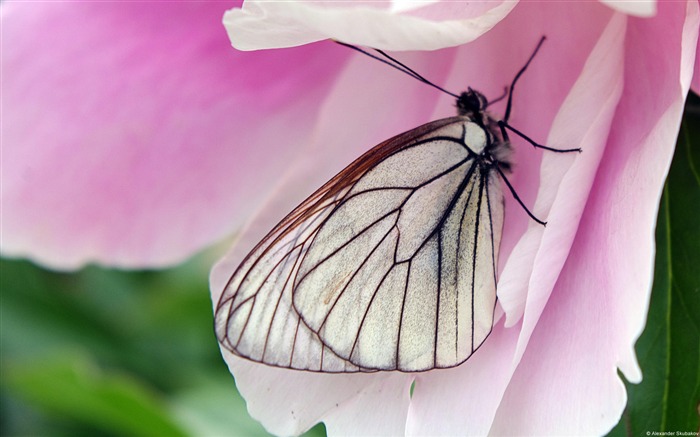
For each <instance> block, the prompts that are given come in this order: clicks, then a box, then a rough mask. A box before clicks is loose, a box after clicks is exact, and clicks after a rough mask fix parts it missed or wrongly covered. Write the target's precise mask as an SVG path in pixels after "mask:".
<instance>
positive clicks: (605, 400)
mask: <svg viewBox="0 0 700 437" xmlns="http://www.w3.org/2000/svg"><path fill="white" fill-rule="evenodd" d="M699 23H700V19H699V13H698V5H697V2H695V1H689V2H687V3H686V4H682V3H674V4H670V3H667V4H663V5H662V7H660V10H659V14H658V15H657V16H656V17H655V18H654V19H651V20H649V19H629V20H628V26H627V32H626V39H627V41H626V43H625V47H626V53H625V70H624V71H625V81H626V83H625V88H624V89H625V92H624V94H623V97H622V99H621V100H620V103H619V106H618V108H617V111H616V117H615V119H614V121H613V125H612V129H611V135H610V138H609V140H608V144H607V146H606V150H605V154H604V157H603V160H602V161H601V164H600V167H599V169H598V173H597V175H596V180H595V183H594V187H593V189H592V191H591V196H590V197H589V199H588V203H587V205H586V209H585V211H584V215H583V217H582V219H581V225H580V227H579V232H578V233H577V235H576V238H575V241H574V245H573V247H572V249H571V253H570V256H569V258H568V259H567V262H566V265H565V266H564V269H563V271H562V274H561V276H560V277H559V281H558V282H557V285H556V288H555V290H554V292H553V293H552V295H551V298H550V299H549V302H548V303H547V307H546V309H545V311H544V312H543V314H542V317H541V318H540V320H539V323H538V324H537V327H536V328H535V330H534V332H533V335H532V337H531V339H530V342H529V344H528V348H527V350H526V351H525V354H524V355H523V358H522V361H521V362H520V365H519V366H518V369H517V371H516V373H515V374H514V377H513V380H512V381H511V383H510V385H509V387H508V391H507V392H506V394H505V396H504V399H503V403H502V404H501V407H500V409H499V412H498V415H497V417H496V421H495V423H494V427H493V428H492V429H491V432H492V433H493V434H499V433H504V432H510V431H511V430H513V429H517V430H518V431H519V432H520V433H522V434H529V435H543V434H546V435H551V434H555V435H556V434H567V433H572V430H575V432H576V433H580V434H584V435H586V434H604V433H606V432H607V431H608V430H610V429H611V428H612V427H613V426H614V425H615V424H616V423H617V421H618V419H619V417H620V415H621V413H622V410H623V409H624V405H625V402H626V395H625V389H624V386H623V384H622V382H621V381H620V379H619V377H618V376H617V368H620V370H621V371H622V372H623V373H624V374H625V376H626V377H627V379H629V380H631V381H639V380H640V376H641V375H640V373H639V369H638V367H637V364H636V359H635V356H634V342H635V341H636V339H637V338H638V336H639V334H640V333H641V331H642V329H643V327H644V319H645V315H646V311H647V305H648V300H649V291H650V287H651V275H652V269H653V259H654V223H655V218H656V213H657V208H658V201H659V198H660V195H661V188H662V186H663V182H664V178H665V175H666V172H667V171H668V166H669V165H670V160H671V157H672V155H673V148H674V144H675V138H676V135H677V132H678V125H679V122H680V117H681V114H682V110H683V102H684V99H685V94H686V92H687V89H688V86H689V83H690V78H691V75H692V63H693V58H694V56H695V45H694V42H695V41H696V38H697V36H698V24H699ZM662 35H663V36H662ZM649 59H653V60H655V62H653V63H649V62H648V60H649ZM649 89H654V90H655V92H653V93H650V92H649ZM640 108H644V110H640ZM631 187H633V189H630V188H631ZM631 217H633V218H634V220H630V218H631ZM532 400H537V401H536V402H533V401H532Z"/></svg>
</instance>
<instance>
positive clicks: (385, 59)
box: [335, 41, 459, 99]
mask: <svg viewBox="0 0 700 437" xmlns="http://www.w3.org/2000/svg"><path fill="white" fill-rule="evenodd" d="M335 42H336V43H338V44H340V45H341V46H345V47H347V48H350V49H353V50H355V51H358V52H360V53H362V54H364V55H367V56H369V57H370V58H372V59H376V60H377V61H379V62H382V63H384V64H386V65H388V66H390V67H392V68H394V69H396V70H399V71H400V72H402V73H404V74H407V75H409V76H411V77H412V78H414V79H416V80H417V81H419V82H422V83H424V84H426V85H429V86H431V87H433V88H435V89H437V90H440V91H442V92H443V93H445V94H447V95H449V96H452V97H454V98H455V99H456V98H459V95H457V94H455V93H452V92H450V91H447V90H446V89H444V88H442V87H441V86H439V85H436V84H434V83H433V82H431V81H429V80H428V79H426V78H425V77H423V76H421V75H420V74H418V72H416V71H415V70H414V69H412V68H410V67H408V66H407V65H406V64H404V63H403V62H400V61H399V60H397V59H396V58H394V57H393V56H390V55H388V54H387V53H386V52H384V51H383V50H379V49H374V50H375V51H376V52H377V53H379V54H380V55H381V56H377V55H375V54H374V53H371V52H368V51H367V50H364V49H361V48H360V47H357V46H354V45H351V44H346V43H344V42H340V41H335Z"/></svg>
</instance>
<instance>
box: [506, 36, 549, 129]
mask: <svg viewBox="0 0 700 437" xmlns="http://www.w3.org/2000/svg"><path fill="white" fill-rule="evenodd" d="M545 39H547V37H545V36H542V38H540V42H538V43H537V47H535V51H534V52H532V54H531V55H530V59H528V60H527V62H526V63H525V65H523V68H521V69H520V71H518V74H516V75H515V78H513V82H512V83H511V84H510V90H509V91H508V104H507V105H506V115H505V116H504V117H503V121H504V122H506V123H508V118H510V108H511V104H512V103H513V89H514V88H515V83H516V82H517V81H518V79H520V76H522V75H523V73H524V72H525V70H527V67H528V66H529V65H530V62H532V60H533V59H534V58H535V55H536V54H537V52H538V51H539V49H540V47H542V43H543V42H544V40H545Z"/></svg>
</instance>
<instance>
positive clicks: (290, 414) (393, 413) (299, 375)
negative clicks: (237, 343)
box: [224, 352, 413, 435]
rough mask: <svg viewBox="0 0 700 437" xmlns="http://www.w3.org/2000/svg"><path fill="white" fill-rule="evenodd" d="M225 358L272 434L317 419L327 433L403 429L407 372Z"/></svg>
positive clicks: (252, 409) (304, 428)
mask: <svg viewBox="0 0 700 437" xmlns="http://www.w3.org/2000/svg"><path fill="white" fill-rule="evenodd" d="M224 358H225V359H226V361H227V362H228V364H229V368H230V369H231V373H233V374H234V375H235V377H236V385H237V387H238V390H239V391H240V393H241V394H242V395H243V397H245V399H246V402H247V405H248V412H249V413H250V415H251V416H252V417H254V418H255V419H257V420H259V421H260V422H261V423H262V424H263V426H264V427H265V429H267V430H268V431H269V432H271V433H273V434H276V435H299V434H301V433H303V432H305V431H307V430H308V429H309V428H311V427H312V426H313V425H314V424H316V423H318V422H320V421H321V420H323V421H325V422H326V429H327V430H328V433H329V434H330V435H351V434H353V435H369V434H376V435H400V434H402V433H403V430H404V427H405V423H406V411H407V410H408V403H409V401H410V397H409V391H410V388H411V383H412V381H413V377H412V376H410V375H405V374H400V373H399V374H393V375H385V374H351V375H331V374H319V373H311V372H300V371H296V370H287V369H279V368H274V367H269V366H265V365H260V364H257V363H252V362H248V361H246V360H243V359H241V358H238V357H235V356H232V355H231V354H230V353H228V352H224ZM359 418H362V419H359Z"/></svg>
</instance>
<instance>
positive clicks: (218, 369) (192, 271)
mask: <svg viewBox="0 0 700 437" xmlns="http://www.w3.org/2000/svg"><path fill="white" fill-rule="evenodd" d="M688 108H689V109H688V110H686V116H685V118H684V125H683V126H682V129H681V135H680V138H679V144H678V147H677V149H676V156H675V158H674V164H673V166H672V171H671V174H670V176H669V179H668V182H667V184H666V187H665V190H664V198H663V199H662V202H661V209H660V219H659V224H658V226H657V244H658V253H657V265H656V278H655V284H654V290H653V296H652V302H651V308H650V315H649V324H648V325H647V328H646V330H645V332H644V334H643V335H642V337H641V338H640V340H639V342H638V344H637V352H638V357H639V361H640V365H641V366H642V369H643V372H644V377H645V379H644V381H643V382H642V384H639V385H630V384H628V393H629V396H630V402H629V404H628V407H627V409H626V411H625V414H624V416H623V419H622V420H621V422H620V424H619V425H618V426H617V427H616V428H615V429H614V430H613V431H612V432H611V435H613V436H629V435H643V434H644V432H643V431H645V430H647V431H664V430H667V431H694V430H697V429H698V410H697V409H698V402H699V400H700V274H699V273H698V266H700V219H699V217H700V172H699V171H698V170H699V169H700V117H699V116H698V114H699V113H700V110H699V108H700V100H699V99H698V98H697V96H693V97H692V98H691V99H690V102H689V105H688ZM217 256H218V252H217V251H216V250H212V251H210V252H207V253H203V254H200V255H198V256H196V257H194V258H193V259H191V260H190V261H188V262H187V263H185V264H183V265H181V266H178V267H175V268H172V269H168V270H159V271H119V270H110V269H104V268H98V267H94V266H91V267H87V268H85V269H83V270H81V271H79V272H76V273H68V274H66V273H56V272H51V271H47V270H43V269H42V268H40V267H38V266H36V265H33V264H31V263H30V262H27V261H21V260H6V259H3V260H0V278H1V282H0V292H1V295H0V347H1V354H0V366H1V369H0V415H1V421H0V432H1V434H2V435H3V436H212V437H213V436H264V435H267V433H266V432H265V430H264V429H263V428H262V427H261V426H260V425H259V424H258V423H257V422H255V421H254V420H253V419H251V418H250V417H249V416H248V414H247V411H246V407H245V402H244V401H243V399H242V398H241V397H240V396H239V395H238V394H237V392H236V390H235V385H234V381H233V378H232V377H231V375H230V374H229V372H228V370H227V368H226V366H225V364H224V362H223V360H222V359H221V357H220V355H219V348H218V346H217V343H216V339H215V337H214V334H213V328H212V326H213V325H212V323H213V322H212V306H211V301H210V297H209V290H208V273H209V268H210V267H211V265H212V264H213V263H214V261H215V260H216V258H217ZM307 435H309V436H322V435H325V429H324V427H323V425H317V426H316V427H314V428H313V429H311V430H310V431H309V432H308V433H307Z"/></svg>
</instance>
